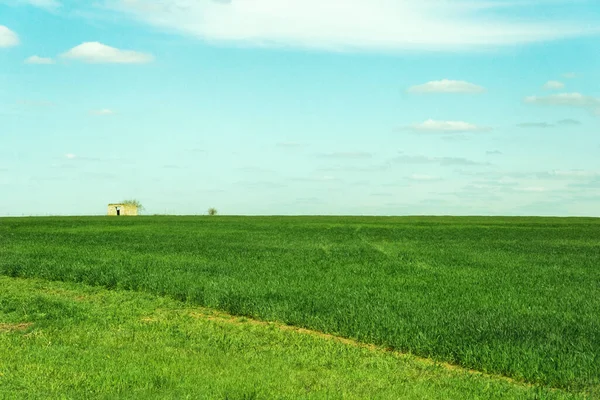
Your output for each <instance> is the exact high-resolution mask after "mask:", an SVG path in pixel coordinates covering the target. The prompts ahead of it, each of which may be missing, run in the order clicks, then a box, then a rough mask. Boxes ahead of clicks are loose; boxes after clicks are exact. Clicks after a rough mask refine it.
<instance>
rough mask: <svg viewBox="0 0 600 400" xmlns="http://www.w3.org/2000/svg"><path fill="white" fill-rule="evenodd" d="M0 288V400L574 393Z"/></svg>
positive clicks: (111, 298)
mask: <svg viewBox="0 0 600 400" xmlns="http://www.w3.org/2000/svg"><path fill="white" fill-rule="evenodd" d="M0 287H2V289H3V290H2V291H1V292H0V398H7V399H25V398H28V399H48V398H64V399H69V398H72V399H89V398H105V399H114V398H136V399H151V398H157V399H158V398H160V399H165V398H172V399H185V398H189V399H240V400H241V399H270V398H277V399H301V398H306V399H327V398H329V399H332V398H336V399H337V398H345V399H367V398H368V399H415V400H421V399H440V400H445V399H464V398H469V399H536V398H544V399H556V400H558V399H565V400H566V399H577V398H583V397H580V396H576V395H572V394H569V393H564V392H561V391H550V390H547V389H543V388H532V387H528V386H526V385H519V384H515V383H512V382H509V381H507V380H504V379H499V378H494V377H487V376H483V375H481V374H474V373H469V372H466V371H460V370H455V369H448V368H446V367H443V366H436V365H433V364H432V363H430V362H426V361H422V360H419V359H417V358H415V357H411V356H402V355H398V354H393V353H390V352H385V351H381V350H376V349H369V348H365V347H360V346H357V345H354V344H351V343H343V342H340V341H338V340H333V339H331V338H326V337H322V336H319V335H316V334H311V333H306V332H298V331H295V330H291V329H289V328H288V329H282V327H281V326H278V325H275V324H262V323H257V322H255V321H251V320H248V319H246V318H237V319H236V318H231V317H230V316H228V315H224V314H222V313H215V312H214V311H211V310H208V309H202V308H198V307H193V306H191V305H189V304H187V305H186V304H184V303H181V302H178V301H175V300H170V299H166V298H164V297H157V296H152V295H148V294H143V293H132V292H124V291H119V290H113V291H108V290H106V289H99V288H93V287H88V286H85V285H81V284H65V283H49V282H46V281H40V280H23V279H19V278H6V277H4V278H3V277H0Z"/></svg>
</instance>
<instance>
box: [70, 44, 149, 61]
mask: <svg viewBox="0 0 600 400" xmlns="http://www.w3.org/2000/svg"><path fill="white" fill-rule="evenodd" d="M62 57H64V58H67V59H71V60H77V61H83V62H85V63H90V64H143V63H149V62H151V61H153V60H154V57H153V56H152V55H150V54H146V53H140V52H137V51H132V50H121V49H117V48H115V47H111V46H107V45H105V44H102V43H100V42H86V43H82V44H80V45H79V46H76V47H73V48H72V49H71V50H69V51H67V52H66V53H63V54H62Z"/></svg>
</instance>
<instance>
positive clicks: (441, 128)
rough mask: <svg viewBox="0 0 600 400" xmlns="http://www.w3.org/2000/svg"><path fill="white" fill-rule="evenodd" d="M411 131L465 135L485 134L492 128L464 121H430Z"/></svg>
mask: <svg viewBox="0 0 600 400" xmlns="http://www.w3.org/2000/svg"><path fill="white" fill-rule="evenodd" d="M409 129H411V130H413V131H416V132H425V133H427V132H445V133H463V132H484V131H489V130H491V128H490V127H486V126H479V125H475V124H470V123H468V122H463V121H434V120H432V119H429V120H427V121H425V122H423V123H421V124H415V125H412V126H410V127H409Z"/></svg>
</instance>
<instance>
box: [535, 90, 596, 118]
mask: <svg viewBox="0 0 600 400" xmlns="http://www.w3.org/2000/svg"><path fill="white" fill-rule="evenodd" d="M525 102H526V103H530V104H538V105H543V106H563V107H575V108H584V109H587V110H589V111H592V112H594V113H596V114H600V98H596V97H591V96H584V95H582V94H581V93H561V94H553V95H550V96H529V97H526V98H525Z"/></svg>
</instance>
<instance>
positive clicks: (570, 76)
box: [562, 72, 578, 79]
mask: <svg viewBox="0 0 600 400" xmlns="http://www.w3.org/2000/svg"><path fill="white" fill-rule="evenodd" d="M562 76H563V78H565V79H575V78H577V77H578V75H577V74H576V73H575V72H567V73H566V74H563V75H562Z"/></svg>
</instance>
